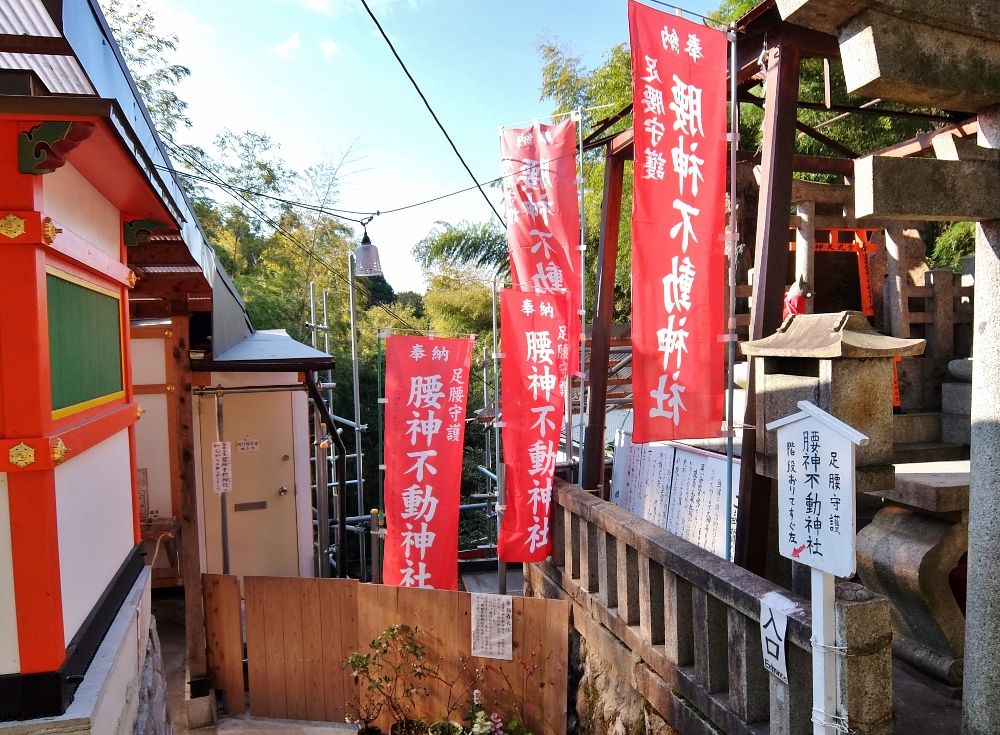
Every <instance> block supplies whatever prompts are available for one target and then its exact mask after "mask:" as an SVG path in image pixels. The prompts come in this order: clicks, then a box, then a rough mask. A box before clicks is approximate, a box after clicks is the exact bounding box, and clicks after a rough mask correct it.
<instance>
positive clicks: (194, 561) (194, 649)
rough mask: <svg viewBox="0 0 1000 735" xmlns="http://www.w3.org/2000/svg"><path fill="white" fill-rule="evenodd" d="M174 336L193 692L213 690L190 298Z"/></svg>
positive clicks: (178, 313) (178, 309)
mask: <svg viewBox="0 0 1000 735" xmlns="http://www.w3.org/2000/svg"><path fill="white" fill-rule="evenodd" d="M171 307H172V308H171V311H173V312H174V313H175V316H173V317H172V321H173V324H172V327H171V329H172V330H173V333H174V334H173V337H172V338H171V349H170V354H171V355H172V356H173V360H174V364H173V374H174V376H175V379H176V386H177V389H176V390H175V391H174V394H175V395H176V399H175V400H176V402H177V443H176V447H177V455H178V456H177V466H178V467H179V468H180V478H181V517H180V531H181V545H180V546H181V578H182V579H183V580H184V633H185V638H186V642H187V669H188V677H189V680H190V683H191V697H192V698H197V697H202V696H205V695H207V694H208V678H207V677H208V664H207V661H206V653H205V652H206V648H207V643H206V638H205V607H204V602H203V597H202V586H201V552H200V549H199V545H198V496H197V493H198V482H197V477H196V475H195V465H194V457H195V452H197V451H198V448H197V447H195V445H194V407H193V403H194V395H193V394H192V393H191V363H190V360H189V358H188V352H189V351H190V344H189V342H188V339H189V318H188V316H187V303H186V302H182V303H176V304H171Z"/></svg>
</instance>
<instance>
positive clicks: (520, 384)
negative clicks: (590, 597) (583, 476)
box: [497, 289, 569, 562]
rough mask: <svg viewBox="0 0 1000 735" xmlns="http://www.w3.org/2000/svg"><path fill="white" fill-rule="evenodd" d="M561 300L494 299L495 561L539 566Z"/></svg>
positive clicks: (555, 296)
mask: <svg viewBox="0 0 1000 735" xmlns="http://www.w3.org/2000/svg"><path fill="white" fill-rule="evenodd" d="M567 310H568V299H567V297H566V294H559V293H551V294H537V293H531V292H526V291H516V290H513V289H504V290H502V291H500V334H501V345H502V349H503V353H504V358H503V362H502V366H503V371H502V375H501V389H502V390H501V404H500V408H501V415H502V417H503V453H504V462H505V464H506V465H507V474H506V478H507V481H506V487H507V509H506V511H504V515H503V522H502V523H501V525H500V534H499V538H498V540H497V553H498V555H499V557H500V559H501V560H502V561H520V562H532V561H541V560H543V559H545V558H546V557H547V556H548V555H549V553H550V551H551V548H552V542H551V539H550V536H549V528H550V517H551V510H552V479H553V476H554V475H555V469H556V452H557V451H558V449H559V431H560V426H561V425H562V419H563V406H564V396H565V390H566V368H565V367H564V366H565V364H566V362H565V360H562V359H560V355H561V354H562V351H563V348H568V345H569V331H568V328H567V325H566V312H567Z"/></svg>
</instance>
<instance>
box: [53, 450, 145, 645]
mask: <svg viewBox="0 0 1000 735" xmlns="http://www.w3.org/2000/svg"><path fill="white" fill-rule="evenodd" d="M69 456H70V459H68V460H67V461H66V462H65V463H63V464H61V465H59V466H58V467H57V468H56V471H55V480H56V519H57V523H58V528H59V565H60V577H61V581H62V604H63V629H64V630H65V638H66V641H65V642H66V643H67V644H68V643H69V642H70V640H72V638H73V636H74V635H76V632H77V630H79V628H80V624H81V623H82V622H83V621H84V619H85V618H86V617H87V615H88V614H89V613H90V611H91V610H92V609H93V607H94V605H95V604H97V600H98V599H99V598H100V596H101V594H102V593H103V592H104V590H105V588H106V587H107V586H108V583H109V582H110V581H111V578H112V577H113V576H114V574H115V572H117V571H118V568H119V567H120V566H121V565H122V562H123V561H125V557H126V556H127V554H128V552H129V551H130V550H131V549H132V547H133V545H134V536H133V529H132V472H131V468H130V466H129V446H128V431H127V430H122V431H120V432H118V433H117V434H115V435H114V436H111V437H109V438H108V439H105V440H104V441H103V442H101V443H100V444H98V445H96V446H94V447H92V448H91V449H89V450H87V451H86V452H84V453H83V454H79V455H75V456H74V455H73V454H70V455H69Z"/></svg>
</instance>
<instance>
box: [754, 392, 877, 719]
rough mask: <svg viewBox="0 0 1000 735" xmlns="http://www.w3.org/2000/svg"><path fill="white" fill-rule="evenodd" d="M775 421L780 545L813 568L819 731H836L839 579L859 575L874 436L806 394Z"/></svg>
mask: <svg viewBox="0 0 1000 735" xmlns="http://www.w3.org/2000/svg"><path fill="white" fill-rule="evenodd" d="M798 407H799V413H796V414H792V415H791V416H786V417H785V418H783V419H778V420H777V421H772V422H771V423H769V424H768V425H767V429H768V430H769V431H774V430H776V431H777V432H778V551H779V553H780V554H781V555H782V556H785V557H788V558H789V559H792V560H793V561H797V562H799V563H800V564H805V565H807V566H809V567H812V630H813V640H812V646H813V651H812V660H813V711H812V721H813V733H814V735H833V733H834V732H836V731H837V730H839V729H840V727H841V726H840V724H839V723H840V720H839V719H838V714H837V655H836V653H837V649H836V619H835V615H836V610H835V596H834V583H835V581H836V577H850V576H851V575H853V574H854V567H855V553H854V540H855V531H856V525H857V524H856V515H855V506H854V450H855V447H857V446H860V445H863V444H867V443H868V437H867V436H865V435H864V434H862V433H860V432H858V431H855V430H854V429H853V428H851V427H850V426H848V425H847V424H845V423H844V422H843V421H840V420H838V419H836V418H834V417H833V416H831V415H830V414H828V413H827V412H826V411H823V410H821V409H819V408H817V407H816V406H814V405H813V404H811V403H809V402H808V401H799V403H798Z"/></svg>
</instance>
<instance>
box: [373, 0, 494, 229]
mask: <svg viewBox="0 0 1000 735" xmlns="http://www.w3.org/2000/svg"><path fill="white" fill-rule="evenodd" d="M361 4H362V5H364V6H365V10H366V11H368V16H369V17H370V18H371V19H372V22H373V23H374V24H375V27H376V28H378V31H379V33H381V34H382V38H384V39H385V42H386V44H388V46H389V50H390V51H392V55H393V56H395V57H396V61H398V62H399V65H400V67H402V69H403V72H404V73H405V74H406V76H407V78H408V79H409V80H410V83H411V84H412V85H413V88H414V89H415V90H416V91H417V94H418V95H420V99H421V100H423V103H424V107H426V108H427V111H428V112H429V113H430V114H431V117H432V118H434V122H436V123H437V126H438V128H440V129H441V132H442V133H443V134H444V137H445V139H446V140H447V141H448V143H449V145H451V149H452V150H453V151H455V155H456V156H458V160H459V161H461V162H462V166H464V167H465V170H466V171H467V172H468V174H469V176H470V177H471V178H472V180H473V181H474V182H475V184H476V188H477V189H479V193H480V194H482V195H483V199H485V200H486V203H487V204H488V205H489V206H490V209H492V210H493V214H495V215H496V218H497V220H498V221H499V222H500V224H501V225H503V226H504V227H506V226H507V223H506V222H505V221H504V218H503V217H501V216H500V213H499V212H498V211H497V208H496V207H494V206H493V202H492V201H490V198H489V197H488V196H486V191H485V190H484V189H483V187H482V185H481V184H480V183H479V179H477V178H476V175H475V174H474V173H472V169H471V168H469V164H467V163H466V162H465V159H464V158H463V157H462V154H461V153H459V151H458V146H456V145H455V141H453V140H452V139H451V136H450V135H449V134H448V131H447V130H446V129H445V127H444V125H443V124H442V123H441V120H440V119H438V116H437V113H436V112H434V108H433V107H431V103H430V102H428V101H427V97H425V96H424V93H423V91H422V90H421V89H420V85H419V84H417V80H416V79H414V78H413V75H412V74H410V70H409V69H407V68H406V64H405V63H403V59H402V58H401V57H400V55H399V53H398V52H397V51H396V47H395V46H393V44H392V41H390V40H389V36H388V35H387V34H386V32H385V30H384V29H383V28H382V24H381V23H379V20H378V18H376V17H375V13H373V12H372V9H371V8H370V7H368V2H367V0H361Z"/></svg>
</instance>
